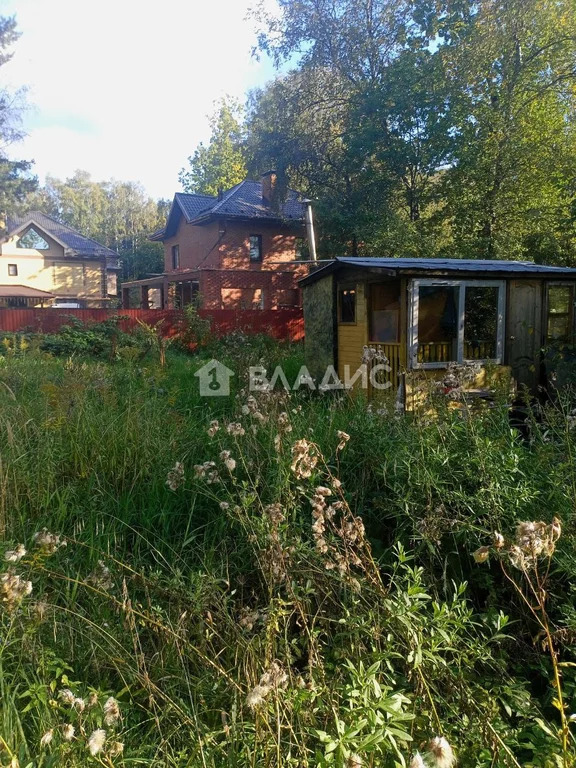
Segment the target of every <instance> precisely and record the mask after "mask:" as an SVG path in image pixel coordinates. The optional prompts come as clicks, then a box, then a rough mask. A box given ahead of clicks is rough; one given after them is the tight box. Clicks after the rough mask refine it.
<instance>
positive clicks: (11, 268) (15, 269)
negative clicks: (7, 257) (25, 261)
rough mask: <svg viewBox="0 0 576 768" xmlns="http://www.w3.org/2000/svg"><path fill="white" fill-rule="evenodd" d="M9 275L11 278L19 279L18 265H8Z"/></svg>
mask: <svg viewBox="0 0 576 768" xmlns="http://www.w3.org/2000/svg"><path fill="white" fill-rule="evenodd" d="M8 275H9V277H17V275H18V264H8Z"/></svg>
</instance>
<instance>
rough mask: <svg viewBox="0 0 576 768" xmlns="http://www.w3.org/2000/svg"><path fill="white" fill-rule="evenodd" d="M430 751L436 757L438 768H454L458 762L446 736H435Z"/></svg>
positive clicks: (430, 744) (429, 745) (429, 746)
mask: <svg viewBox="0 0 576 768" xmlns="http://www.w3.org/2000/svg"><path fill="white" fill-rule="evenodd" d="M428 751H429V752H430V753H431V754H432V755H433V756H434V759H435V761H436V768H452V766H453V765H454V763H455V762H456V758H455V757H454V752H453V751H452V747H451V746H450V744H449V743H448V741H447V740H446V739H445V738H444V736H435V737H434V738H433V739H432V741H431V742H430V743H429V744H428Z"/></svg>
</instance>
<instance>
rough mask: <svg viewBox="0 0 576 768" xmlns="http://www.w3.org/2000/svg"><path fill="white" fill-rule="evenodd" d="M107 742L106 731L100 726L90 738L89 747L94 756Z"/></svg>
mask: <svg viewBox="0 0 576 768" xmlns="http://www.w3.org/2000/svg"><path fill="white" fill-rule="evenodd" d="M105 742H106V731H105V730H104V729H103V728H98V729H97V730H95V731H92V733H91V734H90V738H89V739H88V743H87V745H86V746H87V748H88V750H89V751H90V754H91V755H92V757H94V756H95V755H97V754H98V752H100V751H101V749H102V747H103V746H104V743H105Z"/></svg>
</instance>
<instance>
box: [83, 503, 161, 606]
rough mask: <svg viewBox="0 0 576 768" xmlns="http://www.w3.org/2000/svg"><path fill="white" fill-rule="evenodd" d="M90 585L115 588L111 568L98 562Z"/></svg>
mask: <svg viewBox="0 0 576 768" xmlns="http://www.w3.org/2000/svg"><path fill="white" fill-rule="evenodd" d="M172 490H175V488H172ZM86 581H87V583H88V584H93V585H94V586H95V587H97V588H98V589H102V590H104V591H105V592H108V591H109V590H110V589H112V587H113V586H114V582H113V581H112V577H111V575H110V568H108V566H107V565H106V564H105V563H104V562H103V561H102V560H98V565H97V567H96V568H95V569H94V570H93V571H92V573H91V574H90V576H88V578H87V579H86Z"/></svg>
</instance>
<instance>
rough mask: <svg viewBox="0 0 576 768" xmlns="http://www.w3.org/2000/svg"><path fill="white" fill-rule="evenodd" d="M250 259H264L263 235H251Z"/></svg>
mask: <svg viewBox="0 0 576 768" xmlns="http://www.w3.org/2000/svg"><path fill="white" fill-rule="evenodd" d="M250 261H262V235H250Z"/></svg>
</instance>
